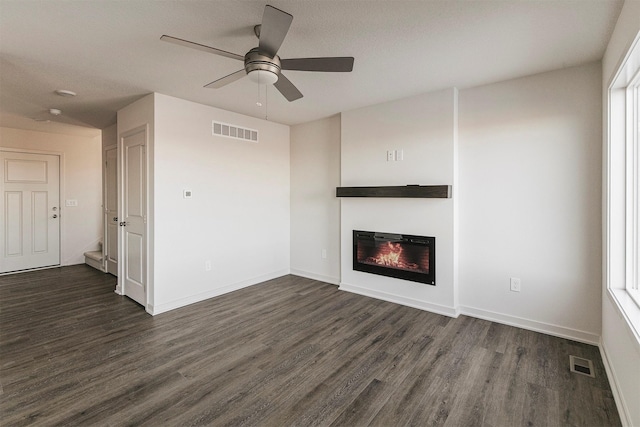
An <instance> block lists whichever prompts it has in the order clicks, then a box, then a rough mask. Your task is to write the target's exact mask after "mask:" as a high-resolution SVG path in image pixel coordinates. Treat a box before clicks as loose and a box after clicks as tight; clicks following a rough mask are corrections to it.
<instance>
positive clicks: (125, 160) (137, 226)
mask: <svg viewBox="0 0 640 427" xmlns="http://www.w3.org/2000/svg"><path fill="white" fill-rule="evenodd" d="M146 140H147V131H146V127H144V128H138V129H136V130H134V131H132V132H128V133H126V134H125V135H124V136H123V137H122V190H123V191H122V201H123V206H122V209H121V213H122V214H121V215H120V217H119V218H118V221H119V225H120V228H121V230H122V234H121V237H122V257H120V262H122V263H123V264H124V265H123V270H122V271H123V273H124V277H123V285H124V294H125V295H126V296H128V297H129V298H131V299H133V300H134V301H136V302H138V303H140V304H142V305H143V306H145V307H146V306H147V296H146V295H147V294H146V275H147V272H146V268H147V248H146V246H147V238H146V237H147V233H146V222H147V192H146V186H147V179H146V178H147V174H146V155H145V143H146Z"/></svg>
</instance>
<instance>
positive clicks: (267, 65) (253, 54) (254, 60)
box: [160, 5, 353, 102]
mask: <svg viewBox="0 0 640 427" xmlns="http://www.w3.org/2000/svg"><path fill="white" fill-rule="evenodd" d="M292 20H293V16H291V15H290V14H288V13H286V12H283V11H281V10H279V9H276V8H275V7H273V6H269V5H267V6H265V8H264V14H263V15H262V24H259V25H256V26H255V27H254V32H255V34H256V36H257V37H258V40H259V43H258V47H254V48H253V49H251V50H249V52H247V53H246V54H245V55H244V57H243V56H242V55H237V54H235V53H231V52H227V51H224V50H221V49H216V48H215V47H211V46H206V45H203V44H200V43H194V42H191V41H188V40H183V39H179V38H177V37H172V36H167V35H163V36H162V37H160V40H162V41H165V42H169V43H174V44H177V45H180V46H186V47H190V48H193V49H198V50H201V51H204V52H209V53H213V54H215V55H220V56H224V57H226V58H232V59H237V60H240V61H244V68H243V69H241V70H238V71H236V72H234V73H231V74H229V75H228V76H225V77H222V78H220V79H218V80H215V81H213V82H211V83H209V84H208V85H205V87H207V88H213V89H218V88H221V87H223V86H226V85H228V84H229V83H232V82H235V81H236V80H239V79H241V78H242V77H244V76H247V75H248V76H249V79H251V80H252V81H254V82H256V83H263V84H273V85H274V86H275V87H276V89H278V91H279V92H280V93H281V94H282V95H283V96H284V97H285V98H287V100H288V101H289V102H291V101H295V100H296V99H300V98H302V93H301V92H300V91H299V90H298V88H296V87H295V86H294V85H293V83H291V81H289V79H287V78H286V77H285V76H284V75H283V74H282V73H281V70H293V71H328V72H350V71H351V70H353V57H350V56H349V57H325V58H294V59H280V57H279V56H278V55H277V53H278V49H280V46H281V45H282V42H283V41H284V38H285V36H286V35H287V32H288V31H289V27H290V26H291V21H292Z"/></svg>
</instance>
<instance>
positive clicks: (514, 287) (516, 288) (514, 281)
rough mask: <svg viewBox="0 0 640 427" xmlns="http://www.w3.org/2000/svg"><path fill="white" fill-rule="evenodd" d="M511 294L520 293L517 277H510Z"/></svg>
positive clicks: (519, 283)
mask: <svg viewBox="0 0 640 427" xmlns="http://www.w3.org/2000/svg"><path fill="white" fill-rule="evenodd" d="M510 283H511V292H520V285H521V282H520V278H518V277H512V278H511V282H510Z"/></svg>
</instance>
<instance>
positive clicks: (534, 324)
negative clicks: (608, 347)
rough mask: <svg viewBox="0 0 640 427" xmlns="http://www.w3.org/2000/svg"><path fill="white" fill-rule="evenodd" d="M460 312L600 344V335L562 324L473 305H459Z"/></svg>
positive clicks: (530, 329) (548, 333)
mask: <svg viewBox="0 0 640 427" xmlns="http://www.w3.org/2000/svg"><path fill="white" fill-rule="evenodd" d="M460 313H461V314H464V315H466V316H471V317H475V318H478V319H484V320H489V321H491V322H496V323H501V324H503V325H509V326H515V327H517V328H522V329H527V330H529V331H534V332H540V333H543V334H547V335H552V336H555V337H560V338H567V339H570V340H573V341H578V342H583V343H586V344H592V345H599V344H600V335H598V334H594V333H592V332H587V331H581V330H579V329H572V328H567V327H564V326H558V325H553V324H550V323H544V322H538V321H537V320H530V319H525V318H522V317H517V316H511V315H508V314H502V313H496V312H493V311H488V310H482V309H479V308H475V307H464V306H461V307H460Z"/></svg>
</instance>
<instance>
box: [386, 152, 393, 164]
mask: <svg viewBox="0 0 640 427" xmlns="http://www.w3.org/2000/svg"><path fill="white" fill-rule="evenodd" d="M393 159H394V152H393V150H387V162H392V161H393Z"/></svg>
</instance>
